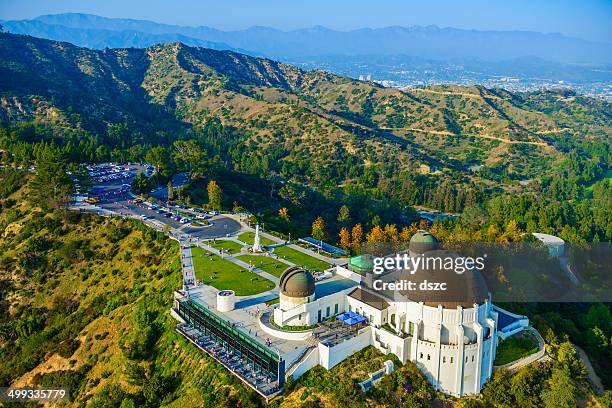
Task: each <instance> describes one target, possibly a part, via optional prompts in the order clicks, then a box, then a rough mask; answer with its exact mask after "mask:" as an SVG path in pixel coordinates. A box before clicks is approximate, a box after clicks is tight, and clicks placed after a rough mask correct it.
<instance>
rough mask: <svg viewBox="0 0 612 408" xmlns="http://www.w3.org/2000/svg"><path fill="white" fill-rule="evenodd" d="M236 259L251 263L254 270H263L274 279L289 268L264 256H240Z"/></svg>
mask: <svg viewBox="0 0 612 408" xmlns="http://www.w3.org/2000/svg"><path fill="white" fill-rule="evenodd" d="M237 258H238V259H240V260H241V261H244V262H251V263H252V264H253V265H254V266H255V267H256V268H259V269H263V270H264V271H266V272H268V273H270V274H272V275H274V276H276V277H280V276H281V274H282V273H283V271H284V270H285V269H287V268H288V267H289V265H287V264H284V263H282V262H280V261H277V260H276V259H273V258H270V257H269V256H264V255H240V256H238V257H237Z"/></svg>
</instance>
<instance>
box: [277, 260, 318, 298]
mask: <svg viewBox="0 0 612 408" xmlns="http://www.w3.org/2000/svg"><path fill="white" fill-rule="evenodd" d="M279 287H280V291H281V293H282V294H283V295H285V296H289V297H308V296H311V295H313V294H314V291H315V280H314V277H313V276H312V274H311V273H310V272H308V271H307V270H305V269H302V268H300V267H299V266H292V267H289V268H287V269H285V271H284V272H283V274H282V275H281V277H280V283H279Z"/></svg>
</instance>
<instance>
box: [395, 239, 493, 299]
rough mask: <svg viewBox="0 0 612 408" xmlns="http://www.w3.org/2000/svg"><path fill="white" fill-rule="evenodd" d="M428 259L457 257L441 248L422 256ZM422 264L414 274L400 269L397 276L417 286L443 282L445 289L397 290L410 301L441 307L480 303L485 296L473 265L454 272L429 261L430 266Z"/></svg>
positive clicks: (485, 289) (483, 285)
mask: <svg viewBox="0 0 612 408" xmlns="http://www.w3.org/2000/svg"><path fill="white" fill-rule="evenodd" d="M424 258H430V259H435V258H439V259H449V258H459V256H458V255H457V254H455V253H453V252H450V251H445V250H434V251H430V252H428V253H427V254H426V255H424ZM425 265H427V264H426V263H422V264H421V265H420V266H419V267H418V268H417V270H416V273H414V274H411V273H410V272H404V273H403V274H402V277H401V279H405V280H411V281H412V282H414V284H415V285H416V286H417V287H418V286H419V285H420V284H421V283H422V282H444V283H446V285H447V290H438V291H436V290H433V291H428V290H414V291H410V290H407V291H400V293H402V294H403V295H405V296H406V297H408V298H409V299H410V300H411V301H413V302H423V303H425V304H426V305H427V306H432V307H438V305H442V307H444V308H452V309H454V308H456V307H457V306H461V307H463V308H472V307H473V306H474V304H479V305H481V304H483V303H484V302H485V301H486V300H487V299H488V298H489V290H488V288H487V284H486V281H485V280H484V278H483V276H482V274H481V273H480V272H479V271H478V270H476V269H475V268H471V269H466V270H465V271H464V272H463V273H461V274H458V273H456V272H455V271H454V270H452V269H444V268H443V267H440V266H439V265H437V263H436V262H431V265H432V266H431V268H428V267H426V266H425Z"/></svg>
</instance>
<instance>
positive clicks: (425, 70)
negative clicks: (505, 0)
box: [293, 59, 612, 101]
mask: <svg viewBox="0 0 612 408" xmlns="http://www.w3.org/2000/svg"><path fill="white" fill-rule="evenodd" d="M293 63H295V64H296V65H298V66H300V67H301V68H304V69H323V70H326V71H330V72H334V73H337V74H340V75H346V76H349V77H351V78H355V79H358V80H360V81H373V82H375V83H377V84H380V85H382V86H384V87H392V88H400V89H404V88H414V87H422V86H429V85H443V84H445V85H449V84H451V85H483V86H485V87H487V88H502V89H505V90H507V91H510V92H531V91H541V90H559V89H568V90H573V91H575V92H577V93H579V94H583V95H587V96H592V97H596V98H601V99H604V100H606V101H612V81H611V78H612V75H611V73H612V71H610V70H604V69H601V68H600V69H595V68H593V69H588V68H582V67H577V68H576V70H580V72H579V73H577V72H571V73H567V72H561V73H559V75H558V76H557V77H556V78H555V73H554V72H551V73H550V75H546V74H544V75H545V76H544V75H538V76H534V75H530V74H531V73H529V72H527V73H526V74H522V75H521V74H520V73H516V74H515V75H502V74H498V73H497V72H490V71H491V70H493V69H495V68H492V67H487V69H484V70H482V71H475V70H473V69H472V68H471V67H466V66H465V65H464V64H453V63H444V62H440V63H431V62H430V63H428V64H426V65H427V66H423V65H425V64H419V63H416V64H415V65H414V66H413V67H406V66H405V65H406V64H405V63H398V64H397V65H396V64H394V63H391V64H389V63H360V62H357V61H345V62H342V61H321V60H320V59H317V60H316V61H300V62H293ZM521 68H522V67H519V68H518V69H516V70H520V69H521ZM523 70H525V69H524V68H523ZM549 71H553V70H549ZM594 74H595V75H594ZM568 77H573V78H569V79H568Z"/></svg>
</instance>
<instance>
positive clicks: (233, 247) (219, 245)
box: [206, 239, 242, 254]
mask: <svg viewBox="0 0 612 408" xmlns="http://www.w3.org/2000/svg"><path fill="white" fill-rule="evenodd" d="M206 243H207V244H208V245H210V246H211V247H213V248H215V249H218V250H221V249H223V250H224V251H226V252H227V251H229V253H230V254H237V253H238V252H240V250H241V249H242V245H240V244H239V243H237V242H234V241H225V240H220V239H218V240H216V242H213V241H208V242H206Z"/></svg>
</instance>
